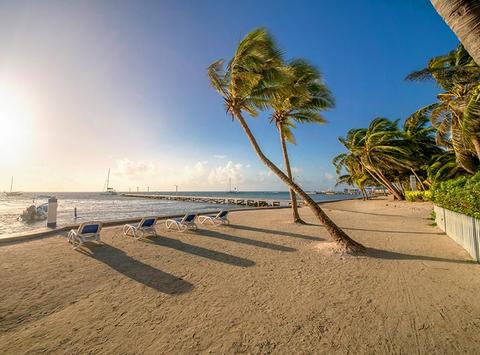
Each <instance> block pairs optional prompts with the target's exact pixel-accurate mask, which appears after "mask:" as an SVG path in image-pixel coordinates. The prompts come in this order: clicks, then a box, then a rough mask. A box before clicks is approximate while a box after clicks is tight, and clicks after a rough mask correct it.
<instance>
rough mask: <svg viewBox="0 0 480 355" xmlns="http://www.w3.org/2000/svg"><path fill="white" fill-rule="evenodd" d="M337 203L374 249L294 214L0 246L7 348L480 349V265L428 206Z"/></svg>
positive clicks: (0, 316) (348, 225)
mask: <svg viewBox="0 0 480 355" xmlns="http://www.w3.org/2000/svg"><path fill="white" fill-rule="evenodd" d="M325 209H326V210H327V212H328V213H329V215H330V216H332V217H333V219H334V220H335V221H336V222H337V223H338V224H339V225H340V226H342V227H343V228H344V229H345V230H346V231H347V232H348V233H349V234H350V235H351V236H352V237H354V238H355V239H357V240H359V241H361V242H362V243H364V244H365V245H367V246H368V247H370V248H371V250H370V251H369V256H363V257H351V256H339V255H332V254H331V252H330V249H329V248H328V247H327V246H328V235H327V234H326V232H325V230H324V229H323V227H321V226H318V225H307V226H296V225H293V224H291V223H289V222H288V220H289V217H290V211H289V210H267V211H249V212H241V213H235V214H232V216H231V221H232V226H230V227H217V228H215V227H208V228H206V227H202V228H201V229H200V230H199V231H197V232H191V233H183V234H181V233H176V232H166V230H165V228H164V227H163V226H161V227H159V228H158V232H159V235H160V236H159V237H157V238H151V239H149V240H146V241H135V240H132V239H127V238H125V237H123V236H122V235H121V230H120V229H119V228H108V229H105V230H104V232H103V233H102V238H103V241H104V242H105V245H103V246H100V247H91V248H90V249H86V251H85V253H80V252H75V251H73V250H72V249H71V248H70V246H69V244H68V243H67V242H66V240H65V238H64V237H62V236H56V237H50V238H45V239H41V240H34V241H29V242H24V243H19V244H13V245H6V246H0V270H1V278H0V353H5V354H7V353H8V354H12V353H16V354H17V353H38V352H49V353H50V352H53V353H60V352H66V351H67V352H68V353H92V354H93V353H95V354H101V353H127V354H133V353H151V354H154V353H157V354H158V353H198V352H201V353H209V352H213V353H242V352H244V353H316V354H333V353H339V354H340V353H341V354H348V353H350V354H359V353H378V354H385V353H389V354H426V353H429V354H446V353H470V354H475V353H478V348H479V346H480V336H479V334H480V266H479V265H478V264H474V263H472V262H471V261H469V260H470V259H469V257H468V254H467V253H466V252H465V251H464V250H463V249H461V248H460V247H459V246H458V245H456V244H455V243H454V242H453V241H452V240H450V239H449V238H448V237H446V236H445V235H444V234H442V233H441V232H440V230H438V229H437V228H436V227H434V226H431V223H432V221H430V220H428V216H429V213H430V206H429V205H428V204H408V203H399V202H397V203H393V202H387V201H384V200H378V201H369V202H366V203H365V202H362V201H343V202H337V203H331V204H328V205H325ZM300 211H301V214H302V216H304V218H305V219H306V220H308V221H309V222H311V223H314V224H316V221H315V220H314V219H313V218H312V215H311V214H310V212H309V210H308V209H306V208H302V209H301V210H300Z"/></svg>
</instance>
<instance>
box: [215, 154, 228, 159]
mask: <svg viewBox="0 0 480 355" xmlns="http://www.w3.org/2000/svg"><path fill="white" fill-rule="evenodd" d="M213 157H214V158H215V159H225V158H226V157H227V156H226V155H221V154H215V155H214V156H213Z"/></svg>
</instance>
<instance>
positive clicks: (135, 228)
mask: <svg viewBox="0 0 480 355" xmlns="http://www.w3.org/2000/svg"><path fill="white" fill-rule="evenodd" d="M156 224H157V217H143V218H142V219H141V220H140V222H138V223H137V224H125V225H124V226H123V234H124V235H127V236H132V237H133V238H135V239H140V238H143V237H145V236H146V235H153V236H155V237H156V236H157V231H156V229H155V225H156Z"/></svg>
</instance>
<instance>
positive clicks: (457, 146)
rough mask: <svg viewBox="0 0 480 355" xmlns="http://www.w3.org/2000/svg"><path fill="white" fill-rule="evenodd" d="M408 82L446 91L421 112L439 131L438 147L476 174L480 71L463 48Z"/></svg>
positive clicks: (432, 62) (479, 138) (437, 60)
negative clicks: (427, 82) (430, 82)
mask: <svg viewBox="0 0 480 355" xmlns="http://www.w3.org/2000/svg"><path fill="white" fill-rule="evenodd" d="M407 79H408V80H419V79H434V80H435V81H436V83H437V84H438V85H439V86H440V87H441V88H442V89H443V90H444V92H442V93H440V94H438V95H437V99H438V101H437V102H436V103H434V104H431V105H428V106H426V107H424V108H421V109H420V110H418V111H417V113H418V114H420V115H424V114H427V115H429V117H430V120H431V122H432V124H433V126H434V127H435V128H436V129H437V143H438V144H441V145H444V146H451V147H453V150H454V152H455V155H456V159H457V162H458V164H460V165H461V166H462V167H463V168H464V169H465V170H466V171H468V172H470V173H472V174H473V173H475V171H476V170H477V165H478V160H479V159H480V123H479V122H480V99H479V93H480V67H479V66H478V65H477V64H476V63H475V62H474V61H473V59H472V57H471V56H470V55H469V54H468V53H467V52H466V51H465V49H464V48H463V46H462V45H460V46H458V47H457V48H456V49H455V50H454V51H452V52H450V53H448V54H447V55H444V56H439V57H436V58H433V59H431V60H430V61H429V64H428V67H427V68H425V69H422V70H420V71H416V72H413V73H411V74H410V75H409V76H407Z"/></svg>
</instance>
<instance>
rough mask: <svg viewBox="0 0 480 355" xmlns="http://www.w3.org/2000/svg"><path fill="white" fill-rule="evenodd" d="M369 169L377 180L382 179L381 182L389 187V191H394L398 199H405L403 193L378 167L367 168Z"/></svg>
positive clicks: (393, 193)
mask: <svg viewBox="0 0 480 355" xmlns="http://www.w3.org/2000/svg"><path fill="white" fill-rule="evenodd" d="M367 170H368V171H369V172H370V175H372V176H373V177H374V178H375V179H376V180H377V181H380V183H381V184H382V185H383V186H385V187H386V188H387V190H388V191H390V192H391V193H392V195H394V196H395V197H396V198H397V199H398V200H404V199H405V197H404V196H403V194H402V193H401V192H400V191H398V189H397V188H396V187H395V186H393V184H391V183H390V182H389V181H388V180H387V178H386V177H385V176H384V175H383V174H382V173H381V172H380V171H378V170H377V169H373V168H367Z"/></svg>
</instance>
